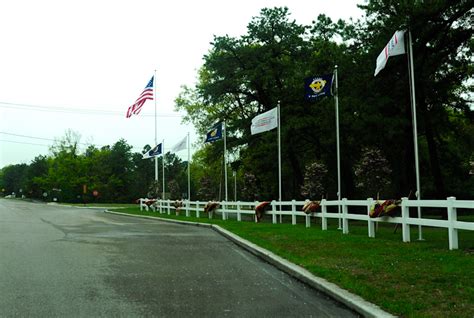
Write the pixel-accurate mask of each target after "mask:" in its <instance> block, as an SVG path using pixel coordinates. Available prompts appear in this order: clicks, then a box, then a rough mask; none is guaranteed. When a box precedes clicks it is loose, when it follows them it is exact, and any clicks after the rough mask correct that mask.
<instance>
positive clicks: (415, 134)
mask: <svg viewBox="0 0 474 318" xmlns="http://www.w3.org/2000/svg"><path fill="white" fill-rule="evenodd" d="M408 53H409V54H408V62H409V72H408V73H409V75H410V97H411V112H412V121H413V146H414V150H415V173H416V198H417V200H420V199H421V187H420V166H419V162H418V131H417V127H416V96H415V73H414V68H413V46H412V39H411V30H410V29H408ZM418 218H421V207H420V206H418ZM418 240H420V241H421V240H423V234H422V228H421V225H418Z"/></svg>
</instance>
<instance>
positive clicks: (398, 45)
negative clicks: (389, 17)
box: [374, 31, 405, 76]
mask: <svg viewBox="0 0 474 318" xmlns="http://www.w3.org/2000/svg"><path fill="white" fill-rule="evenodd" d="M404 34H405V31H397V32H395V34H394V35H393V36H392V38H391V39H390V41H388V43H387V45H385V47H384V49H383V50H382V52H381V53H380V54H379V56H378V57H377V62H376V65H375V73H374V76H377V74H378V73H379V72H380V71H381V70H382V69H383V68H384V67H385V64H387V60H388V58H389V57H390V56H395V55H400V54H405V42H404Z"/></svg>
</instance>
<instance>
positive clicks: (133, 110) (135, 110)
mask: <svg viewBox="0 0 474 318" xmlns="http://www.w3.org/2000/svg"><path fill="white" fill-rule="evenodd" d="M153 78H154V76H152V77H151V79H150V81H149V82H148V84H146V87H145V89H144V90H143V92H142V93H141V94H140V96H139V97H138V98H137V100H136V101H135V103H133V105H132V106H130V107H129V108H128V110H127V118H130V117H132V115H138V114H139V113H140V111H141V110H142V107H143V105H144V104H145V102H146V101H147V100H153Z"/></svg>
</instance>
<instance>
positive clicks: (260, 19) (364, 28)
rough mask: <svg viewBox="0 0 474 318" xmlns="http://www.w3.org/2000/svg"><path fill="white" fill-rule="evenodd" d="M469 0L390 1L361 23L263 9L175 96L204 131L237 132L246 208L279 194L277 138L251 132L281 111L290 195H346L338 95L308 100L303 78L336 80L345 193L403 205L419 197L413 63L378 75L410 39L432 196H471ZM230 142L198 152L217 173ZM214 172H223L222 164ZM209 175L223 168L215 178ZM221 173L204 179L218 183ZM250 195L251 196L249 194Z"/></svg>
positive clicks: (376, 5)
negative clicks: (401, 36) (260, 118)
mask: <svg viewBox="0 0 474 318" xmlns="http://www.w3.org/2000/svg"><path fill="white" fill-rule="evenodd" d="M473 3H474V2H473V1H472V0H461V1H449V0H444V1H443V0H437V1H415V0H412V1H383V0H370V1H367V2H366V4H365V5H360V7H361V8H362V9H363V10H365V17H364V18H363V19H361V20H358V21H341V20H339V21H336V22H334V21H332V20H331V19H330V18H329V17H327V16H325V15H319V16H317V17H316V18H315V21H314V22H313V23H312V24H311V25H301V24H298V23H297V22H296V21H294V20H292V19H291V14H290V12H289V10H288V9H287V8H266V9H263V10H261V13H260V15H259V16H257V17H254V18H253V19H252V20H251V21H250V22H249V24H248V26H247V33H246V34H245V35H242V36H239V37H231V36H228V35H223V36H215V37H214V40H213V42H212V43H211V49H210V50H209V52H208V54H206V55H205V56H204V64H203V66H202V67H201V69H200V70H199V74H198V75H199V77H198V82H197V84H196V85H194V86H193V87H184V88H183V90H182V92H181V94H180V96H179V97H178V98H177V99H176V105H177V109H178V110H184V111H186V112H187V117H186V120H187V121H189V122H192V123H193V124H194V125H195V127H196V128H197V130H198V131H199V132H200V133H202V134H204V133H205V132H206V130H207V129H209V127H211V126H212V125H213V124H214V123H216V122H219V121H224V120H225V121H226V125H227V127H228V135H227V145H228V150H229V151H230V152H231V156H230V157H231V158H233V160H232V161H233V162H232V164H231V165H232V167H233V169H234V170H236V171H238V175H239V179H240V180H242V185H241V187H242V190H243V191H244V192H246V193H247V195H248V196H247V198H249V199H258V200H264V199H272V198H277V197H278V189H277V187H278V179H277V175H278V172H277V171H278V162H277V160H276V156H277V143H276V132H275V131H272V132H266V133H264V134H258V135H251V134H250V122H251V119H252V118H253V117H255V116H256V115H257V114H259V113H262V112H265V111H268V110H270V109H272V108H274V107H276V105H277V103H278V102H280V105H281V135H282V137H281V138H282V161H283V162H282V164H283V169H282V174H283V198H284V199H293V198H303V197H306V198H308V197H313V198H315V199H318V198H321V197H326V198H336V197H337V181H336V180H337V165H336V132H335V131H336V128H335V111H334V100H333V98H325V99H321V100H319V101H317V102H315V103H309V102H307V101H306V100H305V99H304V88H303V86H304V85H303V83H304V79H305V78H307V77H310V76H315V75H324V74H330V73H332V72H333V70H334V67H335V65H337V66H338V75H339V92H338V94H339V117H340V118H339V121H340V143H341V147H340V148H341V169H342V196H343V197H348V198H367V197H377V196H378V195H380V197H385V198H387V197H397V198H399V197H403V196H408V195H409V194H410V193H411V194H412V197H413V196H414V194H415V193H414V192H415V190H416V182H415V181H416V179H415V164H414V150H413V148H414V146H413V128H412V111H411V106H410V89H409V85H408V81H409V80H408V76H409V75H408V66H407V56H406V54H405V55H400V56H396V57H391V58H390V59H389V61H388V63H387V65H386V67H385V69H384V70H382V71H381V72H380V73H379V74H378V75H377V77H374V69H375V60H376V58H377V56H378V55H379V53H380V52H381V51H382V49H383V48H384V47H385V45H386V44H387V42H388V40H389V39H390V38H391V36H392V35H393V34H394V32H395V31H397V30H408V29H409V30H410V31H411V33H412V37H413V51H414V74H415V86H416V90H415V93H416V101H417V118H418V136H417V138H418V144H419V158H420V170H421V195H422V197H423V198H446V197H447V196H448V195H449V196H450V195H454V196H457V197H458V198H471V199H472V198H473V196H474V177H473V175H472V171H473V161H474V151H473V149H474V125H473V120H474V111H473V105H472V96H473V95H472V88H473V86H472V83H473V81H472V74H473V63H472V62H473V57H472V48H473V43H474V42H473V36H472V35H473V30H472V20H471V18H472V10H473ZM222 149H223V147H222V144H221V143H219V142H215V143H214V144H212V146H208V147H204V148H203V149H202V150H201V153H200V158H201V160H202V161H204V162H206V163H207V166H212V165H214V166H216V165H217V166H218V164H217V162H216V159H217V158H219V157H222V151H223V150H222ZM215 168H217V167H215ZM212 171H219V169H213V170H212ZM219 182H220V178H219V176H214V178H209V177H208V178H205V179H203V180H202V183H203V184H209V183H211V184H212V183H214V185H213V186H210V188H211V189H216V188H217V184H218V183H219ZM251 194H254V195H253V196H251Z"/></svg>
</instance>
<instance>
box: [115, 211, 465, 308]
mask: <svg viewBox="0 0 474 318" xmlns="http://www.w3.org/2000/svg"><path fill="white" fill-rule="evenodd" d="M117 211H118V212H125V213H131V214H142V215H153V216H159V217H163V218H172V219H180V220H186V221H198V222H206V223H213V224H218V225H219V226H221V227H223V228H225V229H227V230H229V231H232V232H233V233H235V234H237V235H239V236H241V237H242V238H245V239H247V240H249V241H251V242H253V243H255V244H257V245H259V246H262V247H264V248H266V249H268V250H270V251H272V252H274V253H275V254H278V255H280V256H282V257H284V258H286V259H288V260H289V261H291V262H293V263H295V264H298V265H300V266H302V267H304V268H306V269H307V270H309V271H310V272H312V273H313V274H315V275H316V276H319V277H322V278H325V279H327V280H328V281H330V282H333V283H335V284H337V285H339V286H340V287H342V288H344V289H347V290H349V291H351V292H353V293H355V294H357V295H359V296H361V297H363V298H364V299H366V300H368V301H370V302H372V303H375V304H377V305H379V306H380V307H381V308H383V309H384V310H386V311H388V312H390V313H392V314H395V315H399V316H410V317H473V315H474V275H473V274H474V232H473V231H459V247H460V249H459V250H455V251H450V250H449V249H448V231H447V230H446V229H438V228H428V227H424V228H423V237H424V239H425V240H424V241H418V240H417V238H418V226H412V227H411V237H412V242H411V243H403V242H402V231H401V228H399V229H398V230H397V232H396V233H394V228H395V227H394V225H393V224H387V223H380V224H379V226H378V229H377V233H376V238H369V237H368V236H367V224H366V222H361V221H350V223H349V225H350V226H349V229H350V234H348V235H344V234H342V232H341V231H340V230H337V220H329V222H328V228H329V229H328V230H327V231H322V230H321V223H320V222H321V221H320V219H312V221H311V222H312V225H311V228H306V227H305V225H304V219H303V218H299V219H298V224H296V225H291V218H285V219H284V223H283V224H272V223H271V217H270V216H266V218H265V219H264V222H262V223H258V224H257V223H254V222H251V221H252V219H251V217H250V216H245V221H243V222H237V221H236V220H235V219H234V220H227V221H222V220H221V219H220V218H219V217H220V216H218V217H215V218H214V219H212V220H209V219H208V216H207V215H206V214H204V213H201V214H202V216H203V217H201V218H196V217H186V216H184V213H183V212H182V215H181V216H175V215H167V214H159V213H155V212H145V211H143V212H140V210H139V208H138V207H137V206H135V207H130V208H126V209H120V210H117ZM193 215H194V213H193ZM243 219H244V216H243ZM467 219H470V220H472V218H470V217H468V218H467Z"/></svg>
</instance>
